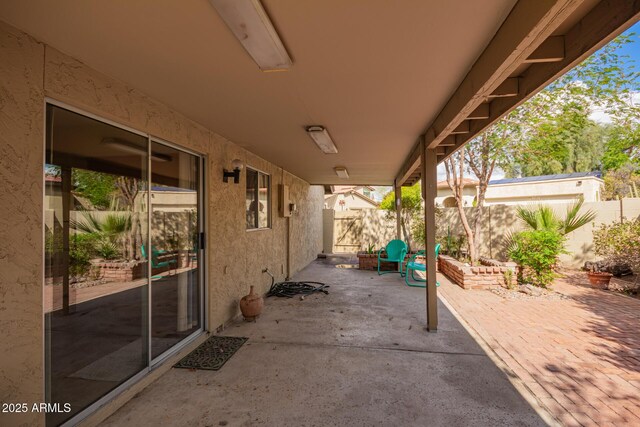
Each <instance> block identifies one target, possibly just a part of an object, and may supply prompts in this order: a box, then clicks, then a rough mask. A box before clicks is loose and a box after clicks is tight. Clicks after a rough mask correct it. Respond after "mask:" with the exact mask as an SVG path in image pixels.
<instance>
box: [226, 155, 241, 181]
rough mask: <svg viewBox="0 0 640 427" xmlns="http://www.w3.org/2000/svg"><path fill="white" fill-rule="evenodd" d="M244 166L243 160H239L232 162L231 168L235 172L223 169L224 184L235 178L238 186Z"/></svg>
mask: <svg viewBox="0 0 640 427" xmlns="http://www.w3.org/2000/svg"><path fill="white" fill-rule="evenodd" d="M243 166H244V165H243V164H242V160H239V159H233V161H232V162H231V167H232V168H233V170H230V171H228V170H226V169H223V170H222V180H223V181H224V182H229V178H233V183H234V184H237V183H239V182H240V171H241V170H242V167H243Z"/></svg>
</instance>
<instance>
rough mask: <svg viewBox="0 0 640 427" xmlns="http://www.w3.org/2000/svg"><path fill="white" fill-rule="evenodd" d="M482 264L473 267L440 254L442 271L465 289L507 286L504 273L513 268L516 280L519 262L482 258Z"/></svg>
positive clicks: (439, 259) (439, 260)
mask: <svg viewBox="0 0 640 427" xmlns="http://www.w3.org/2000/svg"><path fill="white" fill-rule="evenodd" d="M480 263H481V264H482V265H480V266H477V267H471V266H468V265H464V264H463V263H461V262H460V261H458V260H456V259H455V258H452V257H450V256H447V255H440V257H439V258H438V265H439V267H440V272H442V273H443V274H444V275H445V276H447V277H448V278H449V279H451V280H452V281H453V282H454V283H456V284H457V285H458V286H460V287H461V288H463V289H495V288H499V287H501V286H505V281H504V274H505V273H506V272H507V271H508V270H511V271H512V272H513V280H514V281H515V280H516V268H517V264H516V263H514V262H500V261H497V260H495V259H490V258H480Z"/></svg>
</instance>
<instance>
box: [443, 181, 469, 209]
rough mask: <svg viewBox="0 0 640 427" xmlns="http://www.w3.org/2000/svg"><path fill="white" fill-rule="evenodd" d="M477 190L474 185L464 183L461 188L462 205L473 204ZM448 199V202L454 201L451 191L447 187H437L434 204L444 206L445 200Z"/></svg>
mask: <svg viewBox="0 0 640 427" xmlns="http://www.w3.org/2000/svg"><path fill="white" fill-rule="evenodd" d="M476 194H477V190H476V186H475V185H465V187H464V188H463V189H462V201H463V203H464V206H469V207H471V206H473V200H474V199H475V198H476ZM447 199H450V201H449V202H448V203H454V205H453V206H455V198H454V197H453V191H451V189H450V188H449V187H445V188H438V195H437V196H436V198H435V204H436V206H444V204H445V200H447Z"/></svg>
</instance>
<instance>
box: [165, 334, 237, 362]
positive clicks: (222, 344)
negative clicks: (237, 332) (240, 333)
mask: <svg viewBox="0 0 640 427" xmlns="http://www.w3.org/2000/svg"><path fill="white" fill-rule="evenodd" d="M248 339H249V338H245V337H218V336H215V337H211V338H209V339H208V340H206V341H205V342H203V343H202V344H200V345H199V346H198V347H197V348H196V349H195V350H193V351H192V352H191V353H189V354H188V355H186V356H185V357H184V358H183V359H182V360H180V361H179V362H178V363H176V364H175V365H173V367H174V368H185V369H208V370H211V371H217V370H218V369H220V368H222V366H223V365H224V364H225V363H226V362H227V360H229V359H230V358H231V356H233V354H234V353H235V352H236V351H238V349H239V348H240V347H242V344H244V343H245V342H247V340H248Z"/></svg>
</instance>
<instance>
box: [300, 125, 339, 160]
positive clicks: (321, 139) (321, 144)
mask: <svg viewBox="0 0 640 427" xmlns="http://www.w3.org/2000/svg"><path fill="white" fill-rule="evenodd" d="M306 130H307V133H308V134H309V136H310V137H311V139H313V142H315V143H316V145H318V148H320V150H321V151H322V152H323V153H324V154H338V149H337V148H336V145H335V144H334V143H333V140H332V139H331V135H329V132H327V130H326V129H325V127H324V126H320V125H313V126H307V127H306Z"/></svg>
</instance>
